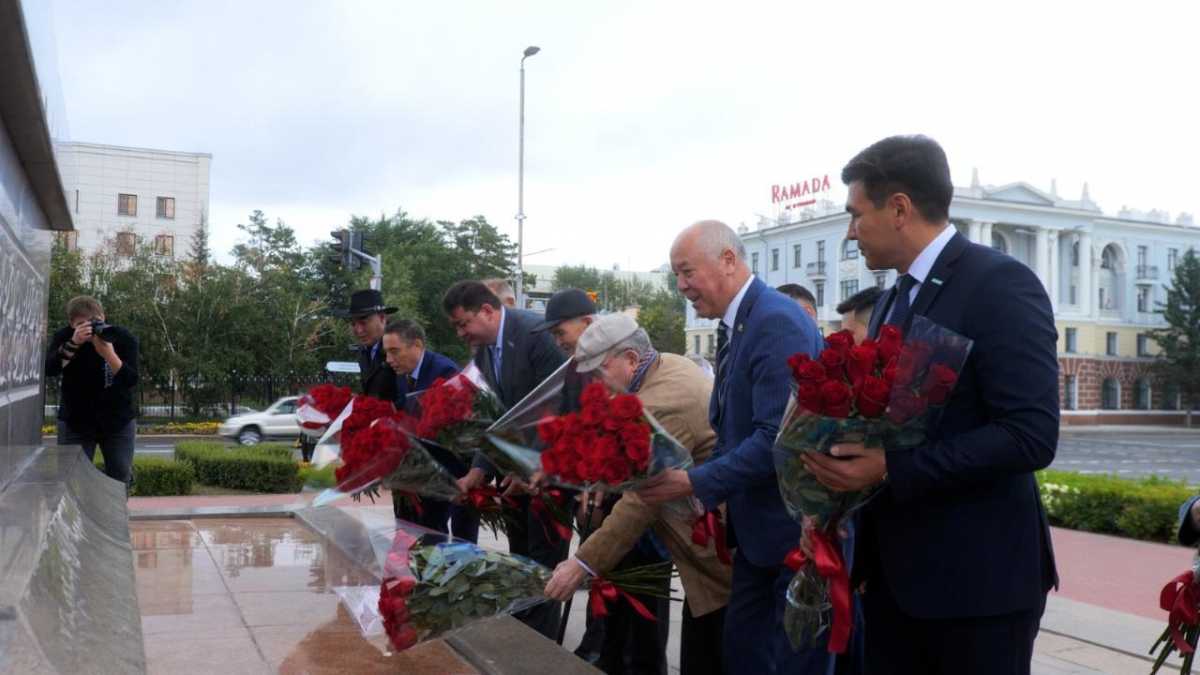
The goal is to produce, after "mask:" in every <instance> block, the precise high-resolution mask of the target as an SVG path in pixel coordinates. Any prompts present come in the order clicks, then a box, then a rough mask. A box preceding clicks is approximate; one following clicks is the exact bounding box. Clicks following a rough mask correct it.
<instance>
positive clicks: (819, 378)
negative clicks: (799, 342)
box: [796, 354, 829, 385]
mask: <svg viewBox="0 0 1200 675" xmlns="http://www.w3.org/2000/svg"><path fill="white" fill-rule="evenodd" d="M805 356H808V355H807V354H805ZM796 379H797V380H798V381H800V382H812V383H814V384H818V385H819V384H820V383H822V382H824V381H825V380H827V379H829V376H828V375H827V374H826V373H825V366H823V365H821V362H820V361H813V360H812V359H811V358H810V359H809V360H808V361H805V362H804V363H803V364H801V365H800V370H799V372H797V373H796Z"/></svg>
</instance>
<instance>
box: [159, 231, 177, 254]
mask: <svg viewBox="0 0 1200 675" xmlns="http://www.w3.org/2000/svg"><path fill="white" fill-rule="evenodd" d="M154 253H155V254H157V255H163V256H167V257H169V258H174V257H175V235H171V234H160V235H158V236H157V237H155V238H154Z"/></svg>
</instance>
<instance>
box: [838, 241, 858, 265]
mask: <svg viewBox="0 0 1200 675" xmlns="http://www.w3.org/2000/svg"><path fill="white" fill-rule="evenodd" d="M857 258H858V242H857V241H854V240H853V239H847V240H846V241H843V242H842V260H855V259H857Z"/></svg>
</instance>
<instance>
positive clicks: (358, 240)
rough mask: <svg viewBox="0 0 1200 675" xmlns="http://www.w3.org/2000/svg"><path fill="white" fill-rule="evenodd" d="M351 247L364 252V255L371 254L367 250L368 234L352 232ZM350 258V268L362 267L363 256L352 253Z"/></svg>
mask: <svg viewBox="0 0 1200 675" xmlns="http://www.w3.org/2000/svg"><path fill="white" fill-rule="evenodd" d="M350 248H352V249H354V250H355V251H358V252H359V253H362V254H363V255H370V253H368V252H367V235H366V234H365V233H363V232H351V233H350ZM350 258H351V260H350V269H352V270H358V269H360V268H361V267H362V265H363V260H362V258H360V257H358V256H356V255H353V254H351V256H350Z"/></svg>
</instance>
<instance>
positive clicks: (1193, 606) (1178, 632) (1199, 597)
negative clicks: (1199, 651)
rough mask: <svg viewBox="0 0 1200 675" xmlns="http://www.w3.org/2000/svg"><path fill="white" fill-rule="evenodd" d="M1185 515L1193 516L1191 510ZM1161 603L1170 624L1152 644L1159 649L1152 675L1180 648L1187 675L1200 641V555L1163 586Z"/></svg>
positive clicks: (1181, 667) (1183, 669)
mask: <svg viewBox="0 0 1200 675" xmlns="http://www.w3.org/2000/svg"><path fill="white" fill-rule="evenodd" d="M1183 517H1184V518H1191V514H1184V516H1183ZM1158 605H1159V607H1161V608H1162V610H1163V611H1164V612H1167V627H1166V629H1165V630H1163V633H1162V635H1161V636H1159V638H1158V640H1157V641H1156V642H1155V643H1154V646H1153V647H1151V648H1150V654H1151V655H1154V653H1155V652H1158V655H1157V656H1156V657H1155V659H1154V668H1153V669H1152V670H1151V671H1150V675H1155V673H1157V672H1158V671H1159V669H1160V668H1162V667H1163V665H1164V664H1165V663H1166V662H1167V659H1168V658H1169V657H1170V656H1171V654H1173V653H1174V652H1176V651H1178V652H1179V655H1180V658H1182V660H1183V661H1182V664H1181V665H1180V668H1179V672H1180V675H1187V674H1188V673H1191V672H1192V661H1193V659H1195V658H1196V643H1197V641H1200V557H1197V558H1195V559H1193V562H1192V569H1190V570H1186V571H1184V572H1183V573H1181V574H1180V575H1179V576H1176V577H1175V578H1174V579H1171V580H1170V581H1168V582H1167V584H1166V585H1165V586H1163V588H1162V591H1160V592H1159V596H1158Z"/></svg>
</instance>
